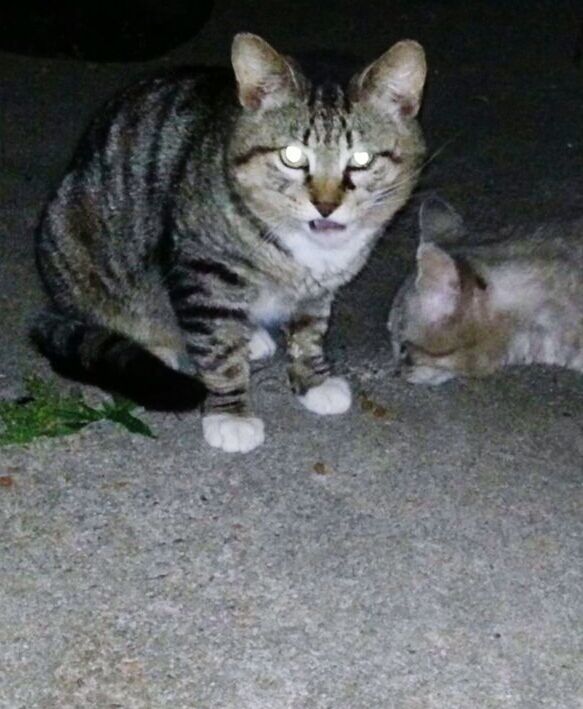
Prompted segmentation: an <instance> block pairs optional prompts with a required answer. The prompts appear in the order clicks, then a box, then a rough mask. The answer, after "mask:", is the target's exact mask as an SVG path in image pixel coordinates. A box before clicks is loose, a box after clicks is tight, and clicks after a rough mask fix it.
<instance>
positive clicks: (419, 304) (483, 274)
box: [388, 198, 583, 384]
mask: <svg viewBox="0 0 583 709" xmlns="http://www.w3.org/2000/svg"><path fill="white" fill-rule="evenodd" d="M419 222H420V232H421V241H420V245H419V247H418V249H417V259H416V261H417V263H416V269H415V272H414V273H412V274H411V275H410V276H409V277H408V278H407V280H406V281H405V283H404V284H403V285H402V286H401V288H400V289H399V291H398V293H397V295H396V297H395V299H394V301H393V305H392V308H391V312H390V316H389V323H388V327H389V330H390V332H391V338H392V347H393V355H394V358H395V362H396V363H397V366H398V370H400V373H401V374H402V375H403V376H405V378H406V379H407V381H409V382H411V383H414V384H421V383H422V384H441V383H443V382H446V381H448V380H449V379H452V378H453V377H457V376H466V377H476V376H485V375H488V374H490V373H492V372H494V371H496V370H498V369H500V368H501V367H504V366H506V365H514V364H516V365H518V364H523V365H524V364H532V363H541V364H554V365H559V366H563V367H568V368H570V369H575V370H578V371H582V370H583V220H579V221H577V222H575V223H571V224H570V225H564V224H555V225H545V226H541V227H538V228H535V229H531V230H528V229H524V228H522V229H518V230H515V231H514V233H513V234H512V235H511V236H510V237H509V238H507V239H505V240H504V241H500V242H495V243H485V244H481V245H475V246H471V245H454V246H452V245H451V243H452V242H454V244H455V242H457V241H459V240H460V238H461V237H462V236H463V235H464V232H465V227H464V225H463V222H462V219H461V217H460V216H459V215H458V214H457V213H456V212H455V211H454V210H453V209H452V208H451V207H450V206H449V205H447V204H446V203H444V202H442V201H441V200H438V199H436V198H430V199H428V200H426V201H425V202H424V204H423V205H422V207H421V210H420V215H419Z"/></svg>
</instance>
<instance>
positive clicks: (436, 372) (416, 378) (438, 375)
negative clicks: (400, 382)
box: [407, 365, 455, 386]
mask: <svg viewBox="0 0 583 709" xmlns="http://www.w3.org/2000/svg"><path fill="white" fill-rule="evenodd" d="M454 377H455V374H454V373H453V372H448V371H446V370H445V369H436V368H435V367H427V366H424V365H419V366H418V367H413V369H412V370H411V371H410V372H409V374H408V375H407V381H408V382H409V384H430V385H431V386H437V385H438V384H443V383H444V382H448V381H449V380H450V379H453V378H454Z"/></svg>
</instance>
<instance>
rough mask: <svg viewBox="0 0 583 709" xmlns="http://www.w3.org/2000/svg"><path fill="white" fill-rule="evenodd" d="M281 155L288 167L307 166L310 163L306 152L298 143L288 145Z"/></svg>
mask: <svg viewBox="0 0 583 709" xmlns="http://www.w3.org/2000/svg"><path fill="white" fill-rule="evenodd" d="M279 155H280V157H281V160H282V162H283V164H284V165H287V166H288V167H305V166H306V165H307V164H308V158H307V156H306V154H305V153H304V151H303V150H302V149H301V148H298V146H297V145H288V146H287V147H286V148H284V149H283V150H282V151H281V152H280V154H279Z"/></svg>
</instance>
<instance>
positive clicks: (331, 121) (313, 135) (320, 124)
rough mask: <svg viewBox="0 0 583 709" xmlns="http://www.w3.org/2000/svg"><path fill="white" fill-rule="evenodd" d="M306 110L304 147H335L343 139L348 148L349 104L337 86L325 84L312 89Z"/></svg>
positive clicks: (349, 132) (349, 140)
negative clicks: (306, 121) (306, 124)
mask: <svg viewBox="0 0 583 709" xmlns="http://www.w3.org/2000/svg"><path fill="white" fill-rule="evenodd" d="M308 110H309V127H308V128H307V129H306V131H305V132H304V136H303V143H304V145H306V146H308V145H309V146H311V147H315V146H317V145H325V146H327V147H337V146H338V144H339V143H340V142H341V141H342V138H344V141H345V142H346V145H347V146H349V147H350V145H351V144H352V131H351V129H350V127H349V122H350V121H349V116H350V102H349V100H348V98H347V96H346V93H345V92H344V90H343V89H342V88H341V87H340V86H339V85H338V84H332V83H327V84H323V85H321V86H317V87H315V88H313V89H312V91H311V93H310V97H309V100H308Z"/></svg>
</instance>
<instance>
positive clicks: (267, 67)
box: [231, 32, 299, 111]
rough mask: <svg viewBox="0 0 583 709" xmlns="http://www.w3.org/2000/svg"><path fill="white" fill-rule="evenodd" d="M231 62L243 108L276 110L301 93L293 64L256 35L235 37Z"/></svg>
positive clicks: (238, 35)
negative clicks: (298, 92)
mask: <svg viewBox="0 0 583 709" xmlns="http://www.w3.org/2000/svg"><path fill="white" fill-rule="evenodd" d="M231 62H232V64H233V69H234V71H235V77H236V79H237V89H238V96H239V101H240V102H241V105H242V106H243V107H244V108H249V109H251V110H255V111H256V110H259V109H268V108H276V107H277V106H282V105H283V104H285V103H287V102H288V101H290V100H291V99H292V97H293V96H294V94H295V93H297V91H298V90H299V81H298V78H297V77H296V75H295V73H294V70H293V68H292V66H291V64H290V63H289V62H288V61H287V59H286V58H285V57H283V56H282V55H281V54H279V53H278V52H276V51H275V49H273V47H272V46H270V45H269V44H267V42H266V41H265V40H263V39H261V37H258V36H257V35H255V34H250V33H248V32H240V33H239V34H236V35H235V37H234V39H233V45H232V48H231Z"/></svg>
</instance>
